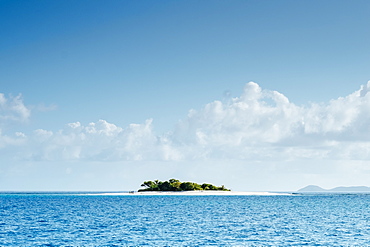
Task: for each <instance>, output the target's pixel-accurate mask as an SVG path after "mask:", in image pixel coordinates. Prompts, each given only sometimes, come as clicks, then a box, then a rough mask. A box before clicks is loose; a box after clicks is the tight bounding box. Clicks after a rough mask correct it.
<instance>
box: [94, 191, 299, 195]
mask: <svg viewBox="0 0 370 247" xmlns="http://www.w3.org/2000/svg"><path fill="white" fill-rule="evenodd" d="M97 195H132V196H163V195H168V196H276V195H292V193H289V192H267V191H204V190H201V191H145V192H138V191H135V192H122V193H114V192H113V193H101V194H97Z"/></svg>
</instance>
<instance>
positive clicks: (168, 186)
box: [138, 178, 230, 192]
mask: <svg viewBox="0 0 370 247" xmlns="http://www.w3.org/2000/svg"><path fill="white" fill-rule="evenodd" d="M141 186H142V187H145V188H144V189H139V190H138V191H139V192H143V191H193V190H221V191H230V190H229V189H227V188H225V186H223V185H222V186H219V187H218V186H215V185H213V184H207V183H203V184H197V183H193V182H180V180H177V179H173V178H172V179H170V180H168V181H159V180H154V181H145V182H144V183H143V184H142V185H141Z"/></svg>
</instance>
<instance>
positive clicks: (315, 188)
mask: <svg viewBox="0 0 370 247" xmlns="http://www.w3.org/2000/svg"><path fill="white" fill-rule="evenodd" d="M298 191H299V192H324V191H327V190H326V189H323V188H321V187H320V186H317V185H308V186H306V187H304V188H302V189H299V190H298Z"/></svg>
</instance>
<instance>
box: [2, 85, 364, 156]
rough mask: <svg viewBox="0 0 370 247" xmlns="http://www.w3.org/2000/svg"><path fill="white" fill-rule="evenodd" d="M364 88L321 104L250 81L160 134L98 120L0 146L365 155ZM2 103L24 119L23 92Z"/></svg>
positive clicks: (57, 152) (40, 152)
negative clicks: (293, 98) (302, 103)
mask: <svg viewBox="0 0 370 247" xmlns="http://www.w3.org/2000/svg"><path fill="white" fill-rule="evenodd" d="M369 89H370V82H369V83H368V84H367V85H366V86H362V87H361V88H360V89H359V90H358V91H356V92H354V93H352V94H350V95H348V96H346V97H340V98H338V99H333V100H331V101H329V102H328V103H326V104H325V103H321V104H317V103H312V104H310V105H307V106H297V105H295V104H294V103H292V102H290V101H289V99H288V98H287V97H286V96H284V95H283V94H281V93H279V92H276V91H270V90H265V89H262V88H261V87H260V86H259V85H258V84H256V83H254V82H250V83H247V84H246V86H245V88H244V90H243V92H242V94H241V96H240V97H235V98H233V99H231V100H228V101H227V102H222V101H214V102H211V103H209V104H207V105H205V106H204V107H203V108H201V109H199V110H190V111H189V113H188V116H187V117H186V118H185V119H184V120H182V121H180V122H179V123H178V125H177V127H176V128H175V130H174V131H172V132H168V133H167V134H166V135H163V136H158V135H156V134H155V132H154V131H153V124H152V120H151V119H149V120H147V121H146V122H145V123H142V124H130V125H129V126H127V127H120V126H117V125H115V124H113V123H108V122H107V121H105V120H99V121H97V122H94V123H89V124H87V125H84V124H82V123H80V122H75V123H69V124H67V125H66V126H65V128H63V129H61V130H59V131H56V132H52V131H48V130H42V129H38V130H35V131H34V132H33V133H32V134H29V135H27V134H25V133H21V132H19V133H15V134H14V135H13V136H6V135H0V148H1V147H2V148H4V147H9V146H16V147H15V148H17V149H18V152H16V155H21V156H22V155H23V158H25V159H36V160H87V161H88V160H99V161H127V160H144V161H154V160H156V161H167V160H176V161H179V160H183V161H190V160H207V159H209V160H217V159H233V160H245V161H263V160H265V161H266V160H268V161H273V160H277V161H280V162H281V161H294V160H302V159H305V160H306V159H312V160H318V159H320V160H322V159H332V160H335V159H338V160H340V159H344V160H352V159H353V160H369V159H370V152H369V151H368V150H370V94H369V93H368V92H369ZM0 105H1V106H2V109H7V110H6V111H4V110H2V111H1V114H2V115H1V116H13V115H14V116H18V118H19V119H23V120H24V119H27V118H28V117H29V111H28V110H27V108H26V107H25V106H24V105H23V103H22V101H21V98H20V96H19V97H16V98H11V99H5V97H4V95H0ZM13 105H14V106H17V107H13ZM5 112H6V113H7V114H5ZM10 113H12V114H13V115H12V114H10ZM16 113H17V114H16ZM3 118H5V117H3ZM20 147H21V149H22V152H21V153H22V154H20V152H19V149H20Z"/></svg>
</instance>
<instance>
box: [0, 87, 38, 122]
mask: <svg viewBox="0 0 370 247" xmlns="http://www.w3.org/2000/svg"><path fill="white" fill-rule="evenodd" d="M30 115H31V110H30V109H29V108H28V107H26V106H25V105H24V104H23V99H22V95H18V96H16V97H13V96H10V97H9V98H7V97H5V95H4V94H2V93H0V123H4V122H5V121H21V122H23V121H26V120H28V119H29V117H30Z"/></svg>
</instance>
